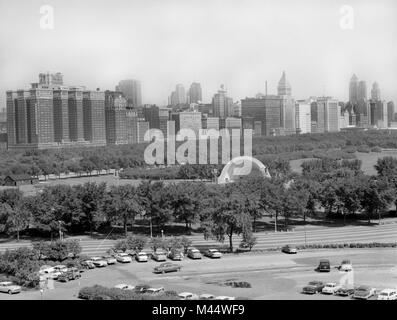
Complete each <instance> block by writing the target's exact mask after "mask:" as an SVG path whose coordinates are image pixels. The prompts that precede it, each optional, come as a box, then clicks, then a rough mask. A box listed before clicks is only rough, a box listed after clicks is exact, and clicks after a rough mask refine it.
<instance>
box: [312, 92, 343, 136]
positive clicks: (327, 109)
mask: <svg viewBox="0 0 397 320" xmlns="http://www.w3.org/2000/svg"><path fill="white" fill-rule="evenodd" d="M317 104H318V108H319V109H321V110H324V131H325V132H338V131H339V130H340V127H339V125H340V114H341V112H340V106H339V105H338V100H337V99H333V98H331V97H319V98H318V99H317Z"/></svg>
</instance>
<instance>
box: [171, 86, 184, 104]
mask: <svg viewBox="0 0 397 320" xmlns="http://www.w3.org/2000/svg"><path fill="white" fill-rule="evenodd" d="M185 103H186V93H185V87H184V86H183V85H182V84H177V85H176V87H175V91H172V92H171V96H170V97H169V101H168V104H169V105H171V106H177V105H181V104H185Z"/></svg>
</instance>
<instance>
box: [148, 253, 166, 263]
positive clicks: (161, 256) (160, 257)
mask: <svg viewBox="0 0 397 320" xmlns="http://www.w3.org/2000/svg"><path fill="white" fill-rule="evenodd" d="M152 258H153V260H156V261H166V260H167V254H166V253H165V252H164V251H156V252H154V253H153V254H152Z"/></svg>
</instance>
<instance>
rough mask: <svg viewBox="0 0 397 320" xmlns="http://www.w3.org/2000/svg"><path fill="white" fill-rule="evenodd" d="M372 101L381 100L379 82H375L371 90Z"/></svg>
mask: <svg viewBox="0 0 397 320" xmlns="http://www.w3.org/2000/svg"><path fill="white" fill-rule="evenodd" d="M371 100H375V101H377V100H380V89H379V85H378V83H377V82H374V83H373V85H372V89H371Z"/></svg>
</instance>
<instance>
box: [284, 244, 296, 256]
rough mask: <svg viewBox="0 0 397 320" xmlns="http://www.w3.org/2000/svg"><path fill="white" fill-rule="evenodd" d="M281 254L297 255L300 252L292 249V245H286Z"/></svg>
mask: <svg viewBox="0 0 397 320" xmlns="http://www.w3.org/2000/svg"><path fill="white" fill-rule="evenodd" d="M281 252H284V253H288V254H296V253H298V250H297V249H296V248H295V247H291V246H290V245H286V246H284V247H282V248H281Z"/></svg>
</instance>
